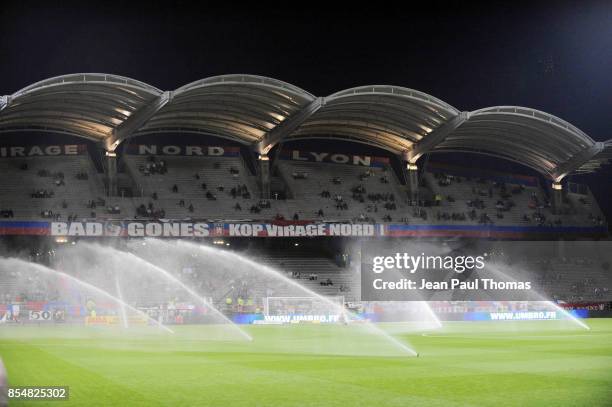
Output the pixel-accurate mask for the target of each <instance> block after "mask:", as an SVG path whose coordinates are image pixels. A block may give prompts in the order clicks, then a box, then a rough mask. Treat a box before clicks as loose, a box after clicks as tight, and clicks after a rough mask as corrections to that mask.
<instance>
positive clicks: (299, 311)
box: [263, 296, 346, 324]
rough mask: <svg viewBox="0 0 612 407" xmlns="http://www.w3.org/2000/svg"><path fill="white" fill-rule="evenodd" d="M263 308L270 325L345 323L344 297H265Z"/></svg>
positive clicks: (265, 318)
mask: <svg viewBox="0 0 612 407" xmlns="http://www.w3.org/2000/svg"><path fill="white" fill-rule="evenodd" d="M263 306H264V321H265V322H266V323H271V324H292V323H293V324H295V323H338V322H346V315H345V310H344V296H333V297H265V298H264V303H263Z"/></svg>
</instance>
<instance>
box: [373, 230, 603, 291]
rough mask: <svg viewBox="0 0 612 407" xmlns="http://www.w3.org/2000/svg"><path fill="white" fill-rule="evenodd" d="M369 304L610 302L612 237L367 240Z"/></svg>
mask: <svg viewBox="0 0 612 407" xmlns="http://www.w3.org/2000/svg"><path fill="white" fill-rule="evenodd" d="M361 253H362V264H361V299H362V300H364V301H548V300H550V299H551V297H550V296H549V295H548V294H547V293H548V291H549V289H550V288H554V290H553V291H554V292H555V293H562V296H563V298H560V297H558V298H557V299H559V300H565V301H571V300H580V299H581V298H583V297H588V298H597V299H598V300H601V301H609V300H611V299H612V295H611V294H610V289H611V288H612V273H611V272H610V267H611V264H612V242H603V241H602V242H587V241H583V242H577V241H576V242H564V241H534V242H525V241H521V242H518V241H497V242H491V241H473V240H472V241H469V242H466V241H453V242H449V241H439V242H422V241H397V240H396V241H392V242H390V241H385V242H380V241H367V242H363V247H362V251H361Z"/></svg>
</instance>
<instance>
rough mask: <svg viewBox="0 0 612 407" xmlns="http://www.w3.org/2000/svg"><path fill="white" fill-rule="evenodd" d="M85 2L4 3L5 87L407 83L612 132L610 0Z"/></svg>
mask: <svg viewBox="0 0 612 407" xmlns="http://www.w3.org/2000/svg"><path fill="white" fill-rule="evenodd" d="M83 3H88V2H81V3H74V4H72V3H68V2H53V1H47V2H38V3H31V4H29V3H27V2H23V1H21V2H15V3H6V2H3V3H2V5H0V94H10V93H12V92H14V91H16V90H18V89H20V88H22V87H24V86H26V85H28V84H30V83H32V82H34V81H38V80H41V79H44V78H47V77H51V76H55V75H61V74H65V73H73V72H105V73H114V74H120V75H125V76H129V77H133V78H135V79H139V80H142V81H144V82H147V83H150V84H152V85H154V86H157V87H159V88H161V89H163V90H170V89H174V88H177V87H179V86H181V85H183V84H185V83H188V82H191V81H194V80H197V79H200V78H203V77H206V76H211V75H219V74H227V73H251V74H259V75H265V76H271V77H274V78H278V79H282V80H285V81H287V82H290V83H292V84H294V85H297V86H300V87H302V88H304V89H306V90H308V91H310V92H312V93H314V94H316V95H327V94H330V93H333V92H336V91H338V90H341V89H344V88H348V87H352V86H358V85H366V84H393V85H400V86H406V87H410V88H414V89H417V90H421V91H424V92H427V93H430V94H432V95H434V96H436V97H439V98H441V99H442V100H444V101H446V102H448V103H450V104H452V105H454V106H455V107H457V108H459V109H461V110H473V109H476V108H480V107H486V106H491V105H523V106H528V107H533V108H537V109H541V110H544V111H547V112H550V113H553V114H555V115H558V116H560V117H561V118H564V119H566V120H568V121H569V122H571V123H573V124H575V125H577V126H578V127H579V128H581V129H583V130H584V131H586V132H587V133H588V134H590V135H591V136H592V137H593V138H595V139H598V140H604V139H609V138H612V134H611V132H610V131H609V125H608V123H609V117H610V116H612V2H609V1H608V2H605V1H595V2H593V1H591V2H589V1H582V2H575V3H560V2H547V3H542V4H536V3H533V2H525V3H521V2H504V3H498V4H492V3H491V2H489V3H482V4H477V3H470V5H469V6H467V5H466V4H465V2H459V3H457V5H455V6H448V5H444V4H443V3H437V4H434V5H432V6H430V8H429V9H419V8H416V7H412V6H408V7H406V8H388V7H384V8H383V7H379V8H375V6H376V4H375V3H371V4H369V5H368V6H367V7H366V6H364V5H362V6H359V5H357V2H353V4H352V5H350V6H348V5H347V6H346V8H345V9H337V10H335V11H330V10H329V9H330V4H329V3H322V4H320V3H319V4H317V3H308V2H300V3H299V4H297V3H295V6H296V7H297V6H299V7H297V8H298V9H301V13H297V12H290V11H289V10H284V9H278V8H277V7H273V6H271V5H268V6H266V4H265V3H258V8H257V9H252V10H250V9H247V8H245V7H244V6H241V7H235V8H230V7H225V8H214V7H210V6H207V7H204V6H200V7H199V8H194V7H193V6H192V5H191V4H190V3H185V2H174V3H173V4H172V5H167V6H164V7H160V6H155V5H153V2H151V4H143V5H136V4H137V3H135V2H129V4H130V5H129V6H127V5H125V4H124V3H128V2H108V3H111V4H112V5H111V6H107V7H103V6H99V7H94V6H91V5H87V6H83ZM168 3H172V2H168ZM360 7H361V8H360ZM262 10H265V12H264V11H262Z"/></svg>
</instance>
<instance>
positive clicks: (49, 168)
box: [0, 154, 105, 221]
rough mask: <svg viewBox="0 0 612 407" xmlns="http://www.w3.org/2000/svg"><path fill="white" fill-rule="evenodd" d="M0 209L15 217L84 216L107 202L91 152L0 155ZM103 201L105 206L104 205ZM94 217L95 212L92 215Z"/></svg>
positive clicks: (72, 217) (79, 217) (65, 217)
mask: <svg viewBox="0 0 612 407" xmlns="http://www.w3.org/2000/svg"><path fill="white" fill-rule="evenodd" d="M0 172H1V173H2V177H0V193H1V194H0V209H2V210H3V211H10V216H5V217H9V218H15V219H40V218H43V219H58V220H59V219H61V220H64V221H65V220H67V219H68V217H70V218H71V219H85V218H90V217H92V212H99V209H96V208H92V205H91V202H92V201H94V202H98V204H100V203H102V202H104V203H105V200H104V198H102V197H104V190H103V189H100V184H99V177H98V174H97V172H96V170H95V168H94V166H93V163H92V162H91V159H90V158H89V156H88V155H86V154H83V155H76V156H63V157H28V158H1V159H0ZM104 203H102V206H104ZM93 217H95V216H93Z"/></svg>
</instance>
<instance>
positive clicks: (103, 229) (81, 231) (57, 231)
mask: <svg viewBox="0 0 612 407" xmlns="http://www.w3.org/2000/svg"><path fill="white" fill-rule="evenodd" d="M50 232H51V233H50V234H51V235H52V236H75V237H76V236H92V237H95V236H126V237H225V236H227V237H318V236H353V237H359V236H366V237H368V236H375V235H376V227H375V225H371V224H346V223H312V224H304V225H276V224H271V223H204V222H132V221H125V222H52V223H51V226H50Z"/></svg>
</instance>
